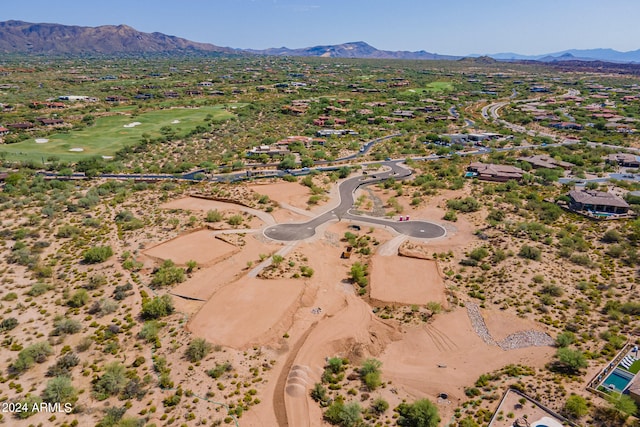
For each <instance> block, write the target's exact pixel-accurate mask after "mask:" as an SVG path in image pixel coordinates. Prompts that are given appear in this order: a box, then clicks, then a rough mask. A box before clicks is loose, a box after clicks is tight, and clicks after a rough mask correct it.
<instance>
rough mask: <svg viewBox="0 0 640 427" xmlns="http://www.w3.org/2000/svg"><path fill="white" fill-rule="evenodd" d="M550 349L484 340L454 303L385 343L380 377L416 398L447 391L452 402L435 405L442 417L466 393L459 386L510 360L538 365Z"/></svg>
mask: <svg viewBox="0 0 640 427" xmlns="http://www.w3.org/2000/svg"><path fill="white" fill-rule="evenodd" d="M495 314H496V315H500V313H495ZM490 331H491V333H492V334H493V333H496V335H501V334H503V332H501V331H499V330H495V329H490ZM554 351H555V349H553V348H551V347H530V348H524V349H518V350H510V351H504V350H502V349H500V348H499V347H497V346H490V345H487V344H485V343H484V342H483V341H482V340H481V339H480V337H478V336H477V335H476V334H475V333H474V331H473V329H472V327H471V322H470V321H469V317H468V315H467V312H466V310H465V309H464V308H460V307H458V308H456V309H454V310H453V311H451V312H449V313H445V314H441V315H439V316H437V317H436V319H435V321H434V322H433V323H431V324H428V325H423V326H415V327H409V328H407V329H406V331H405V335H404V337H403V339H402V340H401V341H396V342H393V343H391V344H390V345H389V346H388V347H387V349H386V351H385V352H384V353H383V354H382V355H381V356H380V360H381V361H382V362H383V370H384V375H385V378H388V379H390V380H392V382H393V384H394V387H397V388H402V389H404V390H405V391H406V392H408V393H409V394H410V395H413V396H415V397H416V398H418V397H420V396H424V395H426V396H427V397H429V398H431V400H433V401H436V400H437V396H438V394H439V393H447V394H448V395H449V400H450V401H452V402H453V403H454V405H444V404H443V405H441V407H440V411H441V417H442V419H447V418H449V417H451V415H453V413H452V411H453V407H455V404H459V403H460V402H461V401H462V400H464V399H465V398H466V397H465V395H464V388H465V387H468V386H470V385H471V384H473V383H474V382H475V381H476V380H477V379H478V377H479V376H480V375H481V374H483V373H487V372H491V371H494V370H497V369H500V368H502V367H504V366H505V365H507V364H510V363H520V364H523V365H527V366H531V367H535V368H541V367H543V366H544V364H545V363H546V362H548V361H549V360H550V358H551V357H552V355H553V353H554ZM440 366H442V367H440Z"/></svg>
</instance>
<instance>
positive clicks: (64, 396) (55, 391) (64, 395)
mask: <svg viewBox="0 0 640 427" xmlns="http://www.w3.org/2000/svg"><path fill="white" fill-rule="evenodd" d="M77 399H78V392H77V391H76V389H75V388H74V387H73V384H72V383H71V378H69V377H67V376H61V377H55V378H53V379H51V380H49V382H48V383H47V386H46V387H45V389H44V391H43V392H42V400H44V401H45V402H49V403H60V404H62V405H64V404H65V403H73V402H75V401H76V400H77Z"/></svg>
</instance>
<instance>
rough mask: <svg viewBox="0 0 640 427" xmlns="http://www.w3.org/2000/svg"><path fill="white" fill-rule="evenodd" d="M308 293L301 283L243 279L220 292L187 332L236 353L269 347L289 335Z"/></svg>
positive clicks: (191, 322)
mask: <svg viewBox="0 0 640 427" xmlns="http://www.w3.org/2000/svg"><path fill="white" fill-rule="evenodd" d="M304 289H305V285H304V282H303V281H301V280H295V279H291V280H288V279H284V280H261V279H250V278H242V279H240V280H239V281H237V282H234V283H231V284H229V285H227V286H225V287H224V288H222V289H220V290H219V291H218V292H216V293H215V294H214V295H213V296H212V297H211V299H209V300H208V301H207V303H206V304H205V305H204V306H203V307H202V309H201V310H200V311H199V312H198V313H197V314H196V315H195V316H194V317H193V318H192V319H191V320H190V321H189V323H188V325H187V328H188V330H189V331H191V332H193V334H194V336H198V337H201V338H204V339H206V340H207V341H209V342H212V343H215V344H222V345H225V346H229V347H233V348H236V349H244V348H247V347H249V346H251V345H262V344H266V343H269V342H271V341H274V340H276V339H277V338H279V337H281V336H282V335H283V334H284V333H285V332H286V330H287V329H288V327H289V326H290V324H291V322H292V321H293V319H292V317H293V313H294V312H295V310H296V309H297V306H298V301H299V299H300V295H301V294H302V292H303V291H304Z"/></svg>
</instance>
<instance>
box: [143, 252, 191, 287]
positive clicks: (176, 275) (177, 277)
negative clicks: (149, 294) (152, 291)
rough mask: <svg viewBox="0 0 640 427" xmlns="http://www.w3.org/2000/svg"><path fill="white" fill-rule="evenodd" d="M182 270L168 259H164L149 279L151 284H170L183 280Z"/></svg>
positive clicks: (154, 285) (156, 285) (155, 285)
mask: <svg viewBox="0 0 640 427" xmlns="http://www.w3.org/2000/svg"><path fill="white" fill-rule="evenodd" d="M184 278H185V275H184V270H183V269H182V268H180V267H177V266H176V265H175V264H174V262H173V261H171V260H170V259H168V260H165V261H164V262H163V263H162V265H161V266H160V268H158V269H157V270H156V271H155V272H154V273H153V279H151V286H152V287H158V286H170V285H174V284H176V283H182V282H184Z"/></svg>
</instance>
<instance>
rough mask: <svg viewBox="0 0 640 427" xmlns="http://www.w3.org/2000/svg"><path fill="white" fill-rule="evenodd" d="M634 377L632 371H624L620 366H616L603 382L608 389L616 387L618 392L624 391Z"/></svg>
mask: <svg viewBox="0 0 640 427" xmlns="http://www.w3.org/2000/svg"><path fill="white" fill-rule="evenodd" d="M632 379H633V374H632V373H631V372H627V371H623V370H622V369H620V368H616V369H614V370H613V372H611V373H610V374H609V376H608V377H607V378H606V379H605V380H604V381H603V382H602V386H603V387H605V388H607V389H615V390H616V391H618V392H623V391H624V389H625V388H627V386H628V385H629V383H630V382H631V380H632Z"/></svg>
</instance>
